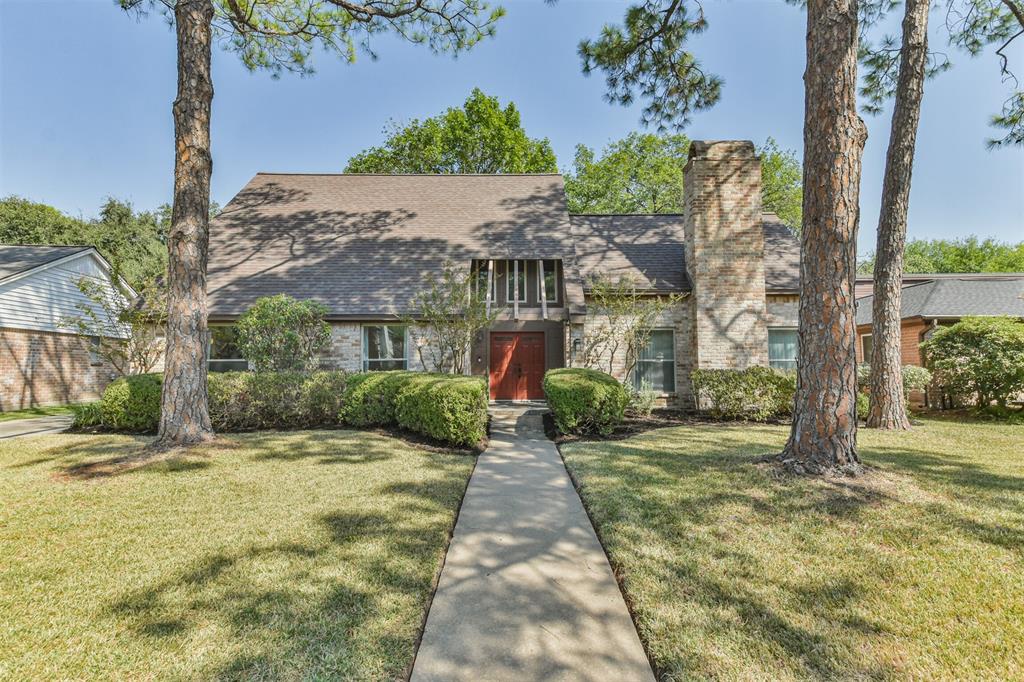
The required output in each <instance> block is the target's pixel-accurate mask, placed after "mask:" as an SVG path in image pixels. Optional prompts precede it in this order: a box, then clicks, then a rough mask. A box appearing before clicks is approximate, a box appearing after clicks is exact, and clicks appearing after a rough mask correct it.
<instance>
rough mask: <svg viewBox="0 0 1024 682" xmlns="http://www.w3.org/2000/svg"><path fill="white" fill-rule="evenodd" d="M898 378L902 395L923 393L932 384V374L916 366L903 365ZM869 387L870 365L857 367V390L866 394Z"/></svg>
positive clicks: (865, 364)
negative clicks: (901, 381) (901, 384)
mask: <svg viewBox="0 0 1024 682" xmlns="http://www.w3.org/2000/svg"><path fill="white" fill-rule="evenodd" d="M900 376H901V378H902V380H903V395H910V392H911V391H923V390H925V389H926V388H928V384H930V383H931V382H932V373H931V372H929V371H928V370H927V369H926V368H924V367H918V366H917V365H903V367H902V368H901V369H900ZM870 385H871V365H869V364H868V363H864V364H861V365H857V390H858V391H862V392H865V393H866V392H868V391H869V390H870V388H869V387H870Z"/></svg>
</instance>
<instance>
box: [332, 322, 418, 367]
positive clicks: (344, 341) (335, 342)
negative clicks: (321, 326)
mask: <svg viewBox="0 0 1024 682" xmlns="http://www.w3.org/2000/svg"><path fill="white" fill-rule="evenodd" d="M367 324H373V323H367ZM380 324H385V323H380ZM419 335H420V330H419V328H416V327H414V328H413V329H411V330H409V349H408V358H409V369H412V370H417V371H420V370H425V369H430V368H428V367H424V365H423V363H422V362H420V357H419V353H417V352H416V344H417V338H418V337H419ZM426 358H427V360H428V362H429V355H428V356H426ZM320 365H321V366H322V367H323V368H324V369H340V370H344V371H346V372H361V371H362V369H363V323H361V322H332V323H331V342H330V345H329V346H328V347H327V350H326V351H325V352H324V353H323V354H322V355H321V360H320Z"/></svg>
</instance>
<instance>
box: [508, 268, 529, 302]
mask: <svg viewBox="0 0 1024 682" xmlns="http://www.w3.org/2000/svg"><path fill="white" fill-rule="evenodd" d="M517 284H518V287H517V286H516V285H517ZM517 293H518V295H516V294H517ZM505 296H506V300H507V301H509V302H510V303H511V302H512V301H519V302H520V303H523V302H525V301H526V261H524V260H510V261H505Z"/></svg>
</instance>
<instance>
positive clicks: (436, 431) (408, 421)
mask: <svg viewBox="0 0 1024 682" xmlns="http://www.w3.org/2000/svg"><path fill="white" fill-rule="evenodd" d="M410 374H411V375H412V376H407V377H406V378H405V380H404V381H403V383H402V386H401V388H400V389H399V390H398V394H397V396H396V398H395V420H396V422H397V423H398V425H399V426H401V427H402V428H404V429H409V430H410V431H415V432H416V433H422V434H423V435H425V436H430V437H431V438H435V439H437V440H440V441H444V442H446V443H454V444H456V445H466V446H473V445H477V444H478V443H480V442H481V441H482V440H484V438H486V437H487V383H486V382H485V381H484V380H483V378H481V377H467V376H452V375H445V374H423V373H410Z"/></svg>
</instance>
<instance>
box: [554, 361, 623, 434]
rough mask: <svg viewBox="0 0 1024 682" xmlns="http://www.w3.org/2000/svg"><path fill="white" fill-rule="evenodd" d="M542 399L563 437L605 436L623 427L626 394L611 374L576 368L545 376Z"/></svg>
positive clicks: (555, 370) (558, 370)
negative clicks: (566, 435) (582, 435)
mask: <svg viewBox="0 0 1024 682" xmlns="http://www.w3.org/2000/svg"><path fill="white" fill-rule="evenodd" d="M544 395H545V396H546V397H547V401H548V407H550V408H551V413H552V415H553V416H554V419H555V425H556V426H557V427H558V430H559V431H561V432H562V433H580V434H584V433H597V434H600V435H602V436H607V435H609V434H610V433H612V432H613V431H614V430H615V427H616V426H618V425H619V424H620V423H622V419H623V417H624V416H625V411H626V407H627V406H628V405H629V392H628V391H627V390H626V388H625V387H624V386H623V385H622V384H620V383H619V382H618V381H616V380H615V378H614V377H612V376H611V375H610V374H605V373H604V372H599V371H597V370H595V369H584V368H579V367H573V368H565V369H553V370H550V371H548V372H547V373H546V374H545V375H544Z"/></svg>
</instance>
